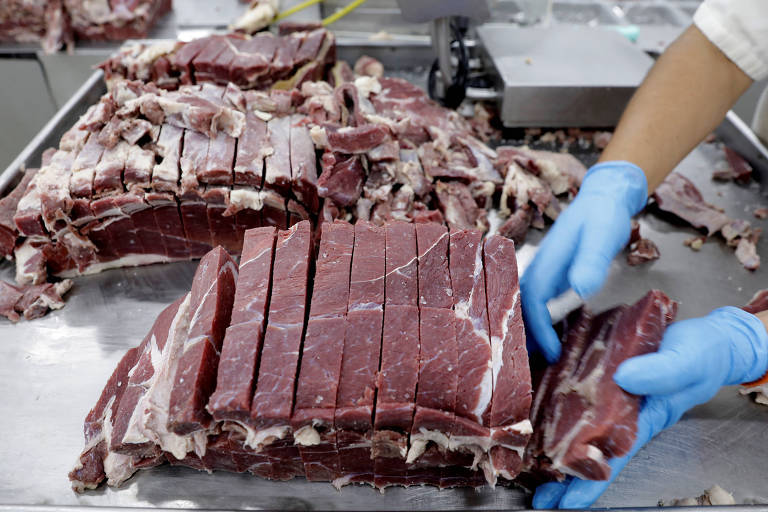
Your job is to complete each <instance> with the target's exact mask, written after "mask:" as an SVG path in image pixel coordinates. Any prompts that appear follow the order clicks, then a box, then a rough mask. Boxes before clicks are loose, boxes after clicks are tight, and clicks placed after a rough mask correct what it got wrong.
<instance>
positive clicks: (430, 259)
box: [416, 223, 453, 308]
mask: <svg viewBox="0 0 768 512" xmlns="http://www.w3.org/2000/svg"><path fill="white" fill-rule="evenodd" d="M448 240H449V238H448V229H447V228H446V227H445V226H443V225H442V224H437V223H428V224H417V225H416V243H417V247H418V250H419V306H420V307H430V308H451V307H452V306H453V299H452V298H451V276H450V273H449V271H448Z"/></svg>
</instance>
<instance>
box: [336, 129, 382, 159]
mask: <svg viewBox="0 0 768 512" xmlns="http://www.w3.org/2000/svg"><path fill="white" fill-rule="evenodd" d="M325 131H326V133H327V136H328V149H330V150H331V151H334V152H336V153H345V154H349V155H353V154H363V153H368V152H369V151H371V150H373V149H374V148H376V147H378V146H380V145H381V144H384V142H386V141H387V139H388V138H389V130H387V128H386V127H385V126H383V125H380V124H364V125H362V126H354V127H353V126H345V127H343V128H338V129H335V128H332V127H327V128H326V129H325Z"/></svg>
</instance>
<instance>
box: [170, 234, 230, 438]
mask: <svg viewBox="0 0 768 512" xmlns="http://www.w3.org/2000/svg"><path fill="white" fill-rule="evenodd" d="M195 274H196V275H195V279H194V280H193V284H192V291H191V292H190V293H191V298H190V322H189V330H188V332H187V337H186V339H185V340H184V345H183V347H182V355H181V359H180V361H179V366H178V369H177V371H176V376H175V377H174V383H173V390H172V391H171V406H170V414H169V417H168V428H169V429H170V430H171V431H173V432H175V433H176V434H179V435H187V434H190V433H192V432H194V431H196V430H202V429H205V428H207V427H208V425H209V424H210V421H211V418H210V416H209V415H208V413H207V412H206V410H205V405H206V403H207V402H208V398H209V397H210V395H211V393H212V392H213V389H214V387H215V385H216V371H217V368H218V364H219V354H220V353H221V344H222V341H223V339H224V331H225V330H226V328H227V326H228V325H229V321H230V317H231V314H232V303H233V301H234V296H235V281H236V279H237V265H236V264H235V262H234V261H233V260H232V258H231V257H230V256H229V255H228V254H227V253H226V251H224V250H223V249H222V248H221V247H217V248H216V249H213V250H212V251H211V252H209V253H208V254H207V255H206V256H205V257H204V258H203V259H202V260H201V261H200V265H199V266H198V268H197V272H196V273H195Z"/></svg>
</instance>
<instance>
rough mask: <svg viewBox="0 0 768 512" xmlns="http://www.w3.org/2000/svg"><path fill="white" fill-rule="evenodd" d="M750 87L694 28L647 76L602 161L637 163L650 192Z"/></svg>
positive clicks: (630, 103) (742, 76)
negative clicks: (646, 180)
mask: <svg viewBox="0 0 768 512" xmlns="http://www.w3.org/2000/svg"><path fill="white" fill-rule="evenodd" d="M751 83H752V80H751V79H750V78H749V76H748V75H746V74H745V73H744V72H743V71H742V70H741V69H740V68H739V67H738V66H736V64H734V63H733V62H731V61H730V60H729V59H728V58H727V57H726V56H725V55H724V54H723V53H722V52H721V51H720V50H719V49H718V48H717V47H716V46H715V45H713V44H712V43H711V42H710V41H709V40H708V39H707V38H706V37H705V36H704V34H702V33H701V32H700V31H699V29H697V28H696V26H695V25H691V27H689V28H688V29H687V30H686V31H685V32H684V33H683V34H682V35H681V36H680V37H679V38H678V39H677V41H675V42H674V43H673V44H672V45H671V46H670V47H669V49H668V50H667V51H666V52H665V53H664V54H663V55H662V56H661V57H660V58H659V60H658V61H657V62H656V64H655V65H654V66H653V68H652V69H651V71H650V72H649V73H648V76H647V77H646V79H645V81H644V82H643V84H642V85H641V86H640V88H639V89H638V90H637V92H636V93H635V95H634V96H633V97H632V100H631V101H630V102H629V105H628V106H627V109H626V110H625V111H624V114H623V115H622V117H621V120H620V122H619V125H618V126H617V127H616V131H615V133H614V136H613V138H612V140H611V143H610V144H609V145H608V147H606V148H605V151H603V154H602V156H601V158H600V160H601V161H609V160H627V161H629V162H632V163H634V164H636V165H637V166H638V167H640V168H641V169H643V171H644V172H645V174H646V177H647V178H648V190H649V192H652V191H653V190H654V189H655V188H656V186H657V185H658V184H659V183H661V182H662V181H664V178H665V177H666V176H667V174H669V173H670V172H671V171H672V169H673V168H674V167H675V166H676V165H677V164H678V163H679V162H680V160H682V159H683V157H685V155H687V154H688V153H689V152H690V151H691V150H692V149H693V148H694V147H695V146H696V144H698V143H699V142H700V141H701V140H702V139H703V138H704V137H705V136H706V135H707V134H708V133H710V132H711V131H712V130H713V129H714V128H715V127H716V126H717V125H718V124H719V123H720V122H721V121H722V119H723V117H724V116H725V114H726V113H727V112H728V109H730V108H731V106H733V104H734V103H735V102H736V100H737V99H738V98H739V96H741V95H742V94H743V93H744V91H746V90H747V88H748V87H749V86H750V84H751Z"/></svg>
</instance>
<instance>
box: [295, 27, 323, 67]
mask: <svg viewBox="0 0 768 512" xmlns="http://www.w3.org/2000/svg"><path fill="white" fill-rule="evenodd" d="M326 34H328V32H327V31H326V30H325V29H323V28H318V29H315V30H313V31H311V32H309V33H308V34H306V36H305V38H304V40H303V41H302V42H301V46H300V47H299V49H298V50H297V51H296V55H295V57H294V58H293V65H294V66H303V65H304V64H306V63H307V62H310V61H312V60H314V59H315V58H316V57H317V54H318V52H319V51H320V47H321V46H322V45H323V41H324V40H325V37H326Z"/></svg>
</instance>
